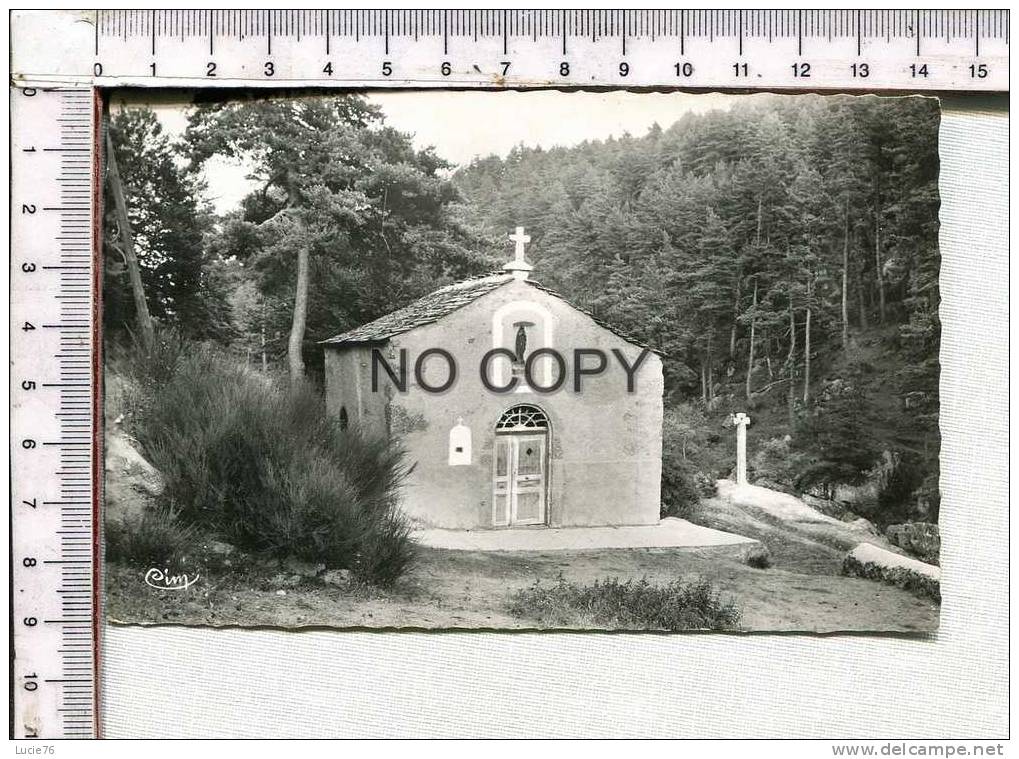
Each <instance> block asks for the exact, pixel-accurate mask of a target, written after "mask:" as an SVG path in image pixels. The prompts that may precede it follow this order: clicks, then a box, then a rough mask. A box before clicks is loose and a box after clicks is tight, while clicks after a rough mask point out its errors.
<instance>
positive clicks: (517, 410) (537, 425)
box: [495, 404, 548, 432]
mask: <svg viewBox="0 0 1019 759" xmlns="http://www.w3.org/2000/svg"><path fill="white" fill-rule="evenodd" d="M495 429H496V430H498V431H499V432H522V431H524V430H547V429H548V417H547V416H545V412H544V411H542V410H541V409H540V408H538V407H537V406H528V405H526V404H522V405H520V406H514V407H513V408H511V409H510V410H509V411H507V412H506V413H505V414H503V415H502V416H501V417H500V418H499V423H498V424H496V425H495Z"/></svg>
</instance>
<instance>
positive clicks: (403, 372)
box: [323, 227, 663, 529]
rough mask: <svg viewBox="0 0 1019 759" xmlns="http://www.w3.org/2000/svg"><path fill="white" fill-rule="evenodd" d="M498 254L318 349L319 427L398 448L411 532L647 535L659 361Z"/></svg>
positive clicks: (519, 255)
mask: <svg viewBox="0 0 1019 759" xmlns="http://www.w3.org/2000/svg"><path fill="white" fill-rule="evenodd" d="M511 239H513V240H514V241H515V242H516V256H515V258H514V259H513V260H511V261H510V262H509V263H507V264H506V265H505V266H504V267H503V270H502V271H500V272H497V273H494V274H490V275H486V276H481V277H476V278H473V279H468V280H466V281H463V282H458V283H456V284H451V285H447V286H445V287H442V288H440V289H438V290H436V291H435V292H433V293H431V294H430V295H426V296H425V297H423V298H420V299H419V300H416V301H414V302H413V303H410V304H409V305H407V306H405V307H404V308H401V309H400V310H398V311H395V312H393V313H391V314H387V315H386V316H383V317H381V318H379V319H376V320H375V321H373V322H370V323H368V324H365V325H362V326H360V327H358V328H356V329H353V330H351V331H349V332H345V333H343V334H341V335H337V336H336V337H333V338H330V339H329V340H325V341H324V342H323V347H324V348H325V390H326V407H327V410H328V413H330V414H332V415H334V416H335V417H336V418H338V419H339V420H340V422H341V424H344V425H351V426H354V425H356V426H358V427H360V428H361V429H363V430H365V431H366V432H368V433H375V434H385V435H389V436H397V437H399V439H400V440H401V442H402V444H403V446H404V447H405V449H406V450H407V453H408V456H409V460H410V462H411V463H413V464H414V468H413V471H412V473H411V475H410V477H409V478H408V480H407V482H406V485H405V486H404V489H403V493H402V501H401V506H402V508H403V509H404V511H405V512H406V513H407V515H408V516H410V517H411V518H412V519H413V520H414V521H415V522H416V523H417V524H418V525H421V526H429V527H440V528H449V529H482V528H506V527H541V526H551V527H568V526H592V525H648V524H656V523H657V522H658V519H659V510H660V500H661V473H662V390H663V378H662V361H661V356H660V355H659V354H657V353H656V352H654V351H652V350H650V349H648V348H647V347H646V346H643V345H641V344H639V343H637V342H636V341H634V340H632V339H631V338H629V337H627V336H626V335H625V334H623V333H621V332H620V331H619V330H617V329H615V328H613V327H612V326H611V325H609V324H606V323H605V322H604V321H602V320H600V319H598V318H595V317H594V316H592V315H591V314H589V313H587V312H585V311H583V310H582V309H579V308H577V307H575V306H573V305H571V304H570V303H568V302H567V301H566V300H565V299H563V298H562V297H561V296H560V295H558V294H557V293H555V292H553V291H551V290H549V289H547V288H545V287H542V286H541V285H540V284H539V283H538V282H536V281H534V280H533V279H532V278H531V276H530V275H531V272H532V270H533V267H532V266H531V265H530V264H528V263H527V262H526V261H525V260H524V244H525V243H526V242H528V241H529V238H528V237H526V236H525V235H524V233H523V229H522V228H520V227H518V228H517V231H516V234H515V235H513V236H512V237H511Z"/></svg>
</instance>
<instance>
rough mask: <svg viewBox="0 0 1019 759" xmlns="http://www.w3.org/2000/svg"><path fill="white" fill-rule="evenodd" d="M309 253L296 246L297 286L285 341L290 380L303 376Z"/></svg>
mask: <svg viewBox="0 0 1019 759" xmlns="http://www.w3.org/2000/svg"><path fill="white" fill-rule="evenodd" d="M309 257H310V255H309V252H308V248H307V246H306V245H300V246H299V247H298V248H297V287H296V292H295V293H294V319H293V321H292V322H291V324H290V340H289V341H288V342H287V361H288V362H289V364H290V381H291V382H296V381H298V380H300V379H301V378H302V377H304V356H303V355H302V352H303V348H304V329H305V327H306V326H307V322H308V279H309V277H308V268H309V261H308V259H309Z"/></svg>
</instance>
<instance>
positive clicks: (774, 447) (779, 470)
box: [749, 436, 813, 492]
mask: <svg viewBox="0 0 1019 759" xmlns="http://www.w3.org/2000/svg"><path fill="white" fill-rule="evenodd" d="M812 463H813V461H812V458H811V456H810V454H809V453H806V452H804V451H799V450H795V449H794V448H793V446H792V440H791V438H790V437H789V436H786V437H776V438H771V439H769V440H764V441H763V442H761V443H759V444H758V445H756V446H755V450H754V453H753V455H752V456H751V457H750V461H749V465H750V466H749V469H750V475H751V478H752V479H753V480H754V481H755V482H757V483H758V484H763V483H767V484H768V486H776V489H779V490H784V491H787V492H792V491H795V489H796V487H795V486H796V481H797V478H798V476H799V474H800V473H801V472H803V471H805V470H806V469H807V468H808V467H810V465H811V464H812Z"/></svg>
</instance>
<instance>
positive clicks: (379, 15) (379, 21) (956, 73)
mask: <svg viewBox="0 0 1019 759" xmlns="http://www.w3.org/2000/svg"><path fill="white" fill-rule="evenodd" d="M1008 25H1009V14H1008V11H1007V10H303V11H299V10H278V11H274V10H100V11H18V12H15V13H14V15H13V17H12V39H13V53H12V66H11V70H12V72H13V77H14V81H15V83H18V84H40V83H45V82H54V81H58V82H63V83H89V84H96V85H100V86H114V85H133V86H153V87H154V86H187V87H196V86H200V87H216V86H229V85H243V86H249V87H250V86H264V87H274V86H280V85H281V84H284V85H286V84H289V85H294V84H298V85H300V84H306V85H314V86H337V87H341V86H351V85H357V86H381V87H400V86H404V87H406V86H409V85H413V86H427V87H443V86H445V87H495V88H499V87H505V88H515V87H549V86H567V87H583V86H599V87H601V86H613V87H630V86H639V87H662V86H666V87H683V88H686V89H704V88H737V89H800V90H897V91H916V90H925V91H931V90H935V91H957V90H962V91H966V90H970V91H1003V90H1007V89H1008V37H1009V28H1008Z"/></svg>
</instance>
